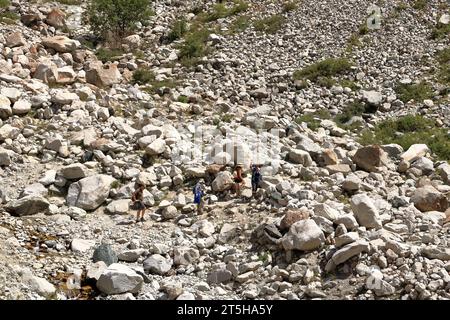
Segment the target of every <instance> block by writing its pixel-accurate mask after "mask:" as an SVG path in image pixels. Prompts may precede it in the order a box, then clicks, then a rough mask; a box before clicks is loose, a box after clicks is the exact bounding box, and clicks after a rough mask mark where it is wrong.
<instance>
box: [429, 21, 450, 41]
mask: <svg viewBox="0 0 450 320" xmlns="http://www.w3.org/2000/svg"><path fill="white" fill-rule="evenodd" d="M449 35H450V24H442V23H438V24H437V26H436V27H435V28H434V29H433V31H431V36H430V37H431V39H433V40H439V39H443V38H445V37H447V36H449Z"/></svg>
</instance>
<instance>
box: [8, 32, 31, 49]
mask: <svg viewBox="0 0 450 320" xmlns="http://www.w3.org/2000/svg"><path fill="white" fill-rule="evenodd" d="M26 44H27V42H26V40H25V38H24V37H23V35H22V32H20V31H15V32H12V33H10V34H8V35H7V36H6V46H7V47H10V48H14V47H21V46H24V45H26Z"/></svg>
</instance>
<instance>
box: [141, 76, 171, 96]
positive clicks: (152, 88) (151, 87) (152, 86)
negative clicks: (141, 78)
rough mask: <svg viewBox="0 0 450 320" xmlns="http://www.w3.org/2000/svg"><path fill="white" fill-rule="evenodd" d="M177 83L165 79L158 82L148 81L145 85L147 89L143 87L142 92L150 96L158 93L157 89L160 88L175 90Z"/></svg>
mask: <svg viewBox="0 0 450 320" xmlns="http://www.w3.org/2000/svg"><path fill="white" fill-rule="evenodd" d="M177 84H178V83H177V82H176V81H174V80H173V79H166V80H160V81H156V80H153V81H150V82H148V83H147V85H148V86H147V87H145V88H144V89H142V90H144V91H146V92H148V93H151V94H155V93H158V91H159V89H162V88H175V87H176V86H177Z"/></svg>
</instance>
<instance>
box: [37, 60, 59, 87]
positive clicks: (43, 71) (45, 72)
mask: <svg viewBox="0 0 450 320" xmlns="http://www.w3.org/2000/svg"><path fill="white" fill-rule="evenodd" d="M33 78H35V79H39V80H42V81H43V82H44V83H47V84H48V83H56V80H57V79H58V67H57V66H56V64H55V63H54V62H52V61H50V60H42V61H41V62H40V63H39V64H38V65H37V67H36V70H35V72H34V74H33Z"/></svg>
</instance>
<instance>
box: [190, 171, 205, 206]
mask: <svg viewBox="0 0 450 320" xmlns="http://www.w3.org/2000/svg"><path fill="white" fill-rule="evenodd" d="M192 191H193V193H194V203H195V204H196V205H197V214H202V209H203V199H202V198H203V195H204V192H203V179H202V180H200V181H198V182H197V184H196V185H195V187H194V189H193V190H192Z"/></svg>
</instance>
